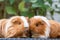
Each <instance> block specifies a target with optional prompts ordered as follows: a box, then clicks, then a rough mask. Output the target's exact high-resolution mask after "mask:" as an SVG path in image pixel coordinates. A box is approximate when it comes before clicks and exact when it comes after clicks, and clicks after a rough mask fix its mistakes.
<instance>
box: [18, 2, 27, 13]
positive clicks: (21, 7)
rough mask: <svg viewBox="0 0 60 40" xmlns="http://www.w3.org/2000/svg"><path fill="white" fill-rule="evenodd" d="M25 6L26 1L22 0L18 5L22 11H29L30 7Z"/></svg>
mask: <svg viewBox="0 0 60 40" xmlns="http://www.w3.org/2000/svg"><path fill="white" fill-rule="evenodd" d="M24 6H25V2H24V1H22V2H21V3H19V5H18V9H19V10H20V11H21V12H25V11H27V10H28V9H27V8H25V7H24Z"/></svg>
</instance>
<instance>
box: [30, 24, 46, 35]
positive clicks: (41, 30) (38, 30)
mask: <svg viewBox="0 0 60 40" xmlns="http://www.w3.org/2000/svg"><path fill="white" fill-rule="evenodd" d="M45 28H46V25H45V24H44V25H40V26H39V27H37V26H35V25H31V26H30V29H31V32H33V33H32V34H33V35H34V34H39V35H45V34H44V33H45Z"/></svg>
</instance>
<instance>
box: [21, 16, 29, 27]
mask: <svg viewBox="0 0 60 40" xmlns="http://www.w3.org/2000/svg"><path fill="white" fill-rule="evenodd" d="M20 18H21V19H22V20H23V22H24V27H29V23H28V21H27V19H26V18H25V17H24V16H20Z"/></svg>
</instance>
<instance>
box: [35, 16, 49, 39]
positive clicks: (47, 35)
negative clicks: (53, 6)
mask: <svg viewBox="0 0 60 40" xmlns="http://www.w3.org/2000/svg"><path fill="white" fill-rule="evenodd" d="M34 18H37V19H38V18H40V19H42V20H43V21H44V22H45V23H46V24H47V26H46V29H45V35H43V36H44V37H45V38H47V37H49V33H50V23H49V21H48V19H47V18H46V17H43V16H34ZM43 36H41V37H42V38H43Z"/></svg>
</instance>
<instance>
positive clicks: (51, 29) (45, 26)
mask: <svg viewBox="0 0 60 40" xmlns="http://www.w3.org/2000/svg"><path fill="white" fill-rule="evenodd" d="M29 28H30V31H31V37H39V38H57V37H59V36H60V23H59V22H56V21H54V20H48V19H47V18H46V17H44V16H34V17H32V18H30V20H29Z"/></svg>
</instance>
